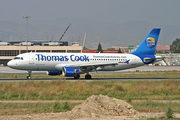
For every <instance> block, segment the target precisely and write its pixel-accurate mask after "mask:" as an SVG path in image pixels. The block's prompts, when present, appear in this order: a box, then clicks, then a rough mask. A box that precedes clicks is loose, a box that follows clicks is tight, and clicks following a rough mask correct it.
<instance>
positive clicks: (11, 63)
mask: <svg viewBox="0 0 180 120" xmlns="http://www.w3.org/2000/svg"><path fill="white" fill-rule="evenodd" d="M7 65H8V66H9V67H11V68H12V67H13V66H14V63H13V61H12V60H10V61H9V62H8V63H7Z"/></svg>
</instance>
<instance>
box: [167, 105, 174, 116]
mask: <svg viewBox="0 0 180 120" xmlns="http://www.w3.org/2000/svg"><path fill="white" fill-rule="evenodd" d="M166 116H167V117H168V118H173V110H172V109H171V108H170V107H169V108H168V111H167V112H166Z"/></svg>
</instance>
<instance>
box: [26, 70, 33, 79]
mask: <svg viewBox="0 0 180 120" xmlns="http://www.w3.org/2000/svg"><path fill="white" fill-rule="evenodd" d="M31 73H32V71H30V70H28V74H29V76H27V79H28V80H30V79H31Z"/></svg>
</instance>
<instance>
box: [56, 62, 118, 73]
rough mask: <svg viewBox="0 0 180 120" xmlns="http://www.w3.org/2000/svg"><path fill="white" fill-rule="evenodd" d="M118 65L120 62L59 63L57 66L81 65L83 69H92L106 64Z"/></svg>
mask: <svg viewBox="0 0 180 120" xmlns="http://www.w3.org/2000/svg"><path fill="white" fill-rule="evenodd" d="M115 65H118V62H110V63H86V64H78V63H75V64H64V65H62V64H59V65H57V66H56V67H79V68H80V69H81V70H82V71H91V70H93V69H96V68H98V67H105V66H115Z"/></svg>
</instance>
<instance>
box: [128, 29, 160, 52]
mask: <svg viewBox="0 0 180 120" xmlns="http://www.w3.org/2000/svg"><path fill="white" fill-rule="evenodd" d="M160 30H161V29H160V28H154V29H153V30H152V31H151V32H150V33H149V34H148V35H147V37H146V38H145V39H144V40H143V41H142V43H141V44H140V45H139V47H138V48H137V49H136V50H135V51H134V52H132V53H131V54H134V55H154V53H155V50H156V45H157V42H158V38H159V33H160Z"/></svg>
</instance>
